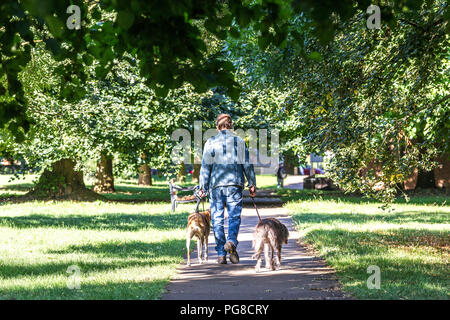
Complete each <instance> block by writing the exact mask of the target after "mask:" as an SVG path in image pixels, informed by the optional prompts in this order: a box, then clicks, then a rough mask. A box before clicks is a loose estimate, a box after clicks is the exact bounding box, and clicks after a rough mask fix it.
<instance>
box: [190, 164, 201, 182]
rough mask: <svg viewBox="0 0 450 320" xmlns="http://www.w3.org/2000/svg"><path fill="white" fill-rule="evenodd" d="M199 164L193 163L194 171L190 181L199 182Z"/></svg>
mask: <svg viewBox="0 0 450 320" xmlns="http://www.w3.org/2000/svg"><path fill="white" fill-rule="evenodd" d="M201 167H202V165H201V164H194V171H192V182H193V183H199V182H200V169H201Z"/></svg>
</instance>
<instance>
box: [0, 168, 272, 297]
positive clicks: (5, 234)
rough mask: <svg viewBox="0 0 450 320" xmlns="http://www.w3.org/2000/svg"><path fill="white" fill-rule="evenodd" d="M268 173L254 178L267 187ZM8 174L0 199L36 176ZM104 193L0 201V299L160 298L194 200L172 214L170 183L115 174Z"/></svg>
mask: <svg viewBox="0 0 450 320" xmlns="http://www.w3.org/2000/svg"><path fill="white" fill-rule="evenodd" d="M271 178H272V177H263V176H262V177H260V176H258V181H259V182H260V184H261V185H263V186H268V185H270V184H271V183H272V180H273V179H274V178H273V179H271ZM10 179H11V176H8V175H0V198H7V197H11V196H20V195H22V194H24V193H26V192H27V191H28V190H29V189H30V188H31V187H32V186H33V183H32V182H33V180H35V179H36V176H33V175H28V176H25V179H20V180H13V181H10ZM189 180H190V179H188V182H187V185H192V184H191V183H190V181H189ZM275 182H276V179H275ZM87 185H88V186H91V183H90V181H89V180H87ZM105 197H106V198H107V199H108V200H109V201H106V202H105V201H104V202H102V201H97V202H69V201H63V202H57V201H45V202H44V201H33V202H24V203H10V202H7V201H3V202H2V201H0V300H2V299H158V298H159V297H160V296H161V294H162V293H163V291H164V288H165V286H166V285H167V283H168V281H169V280H170V278H172V277H176V268H177V266H178V265H179V264H180V263H182V262H183V261H184V255H185V254H186V249H185V227H186V220H187V216H188V213H189V212H192V211H193V209H194V206H195V205H194V204H186V205H182V204H181V205H179V206H178V208H177V211H176V213H174V214H171V213H170V203H169V188H168V185H167V181H165V180H163V179H158V178H156V179H154V185H153V186H152V187H142V186H138V185H137V181H135V180H122V179H116V192H115V193H111V194H106V195H105ZM161 201H164V202H161ZM193 245H194V243H193ZM71 266H75V269H76V268H79V270H80V276H79V280H80V290H77V289H69V288H68V286H67V285H68V283H69V285H70V284H73V283H76V282H73V281H72V280H73V279H74V278H73V276H74V274H73V273H68V272H67V271H68V270H70V268H69V267H71Z"/></svg>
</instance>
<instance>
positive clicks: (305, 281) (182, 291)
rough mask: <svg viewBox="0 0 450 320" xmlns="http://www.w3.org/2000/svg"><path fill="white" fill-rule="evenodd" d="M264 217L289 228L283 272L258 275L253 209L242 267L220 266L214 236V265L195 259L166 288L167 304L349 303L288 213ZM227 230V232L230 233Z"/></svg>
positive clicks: (245, 225)
mask: <svg viewBox="0 0 450 320" xmlns="http://www.w3.org/2000/svg"><path fill="white" fill-rule="evenodd" d="M259 212H260V214H261V216H262V218H265V217H275V218H277V219H279V220H280V221H281V222H283V223H284V224H285V225H286V226H287V227H288V229H289V233H290V236H289V241H288V244H287V245H284V246H283V251H282V256H281V263H282V266H281V269H280V270H276V271H266V270H265V269H264V268H262V269H261V272H260V273H256V272H255V269H254V267H255V264H256V261H255V260H253V259H252V258H251V256H252V254H253V250H252V233H253V230H254V228H255V226H256V224H257V222H258V217H257V216H256V212H255V209H254V208H253V207H248V208H244V210H243V211H242V223H241V229H240V231H239V237H238V241H239V246H238V253H239V256H240V263H239V264H236V265H234V264H231V263H230V262H229V261H228V264H226V265H218V264H216V263H215V262H216V259H217V253H216V251H215V249H214V246H215V243H214V236H213V234H212V232H211V234H210V236H209V261H208V262H207V263H205V264H202V265H200V264H198V262H197V254H196V252H195V253H192V254H191V263H192V265H191V266H190V267H187V266H186V265H185V264H184V265H182V266H180V268H179V270H178V275H177V277H176V278H175V279H173V280H172V281H171V282H170V283H169V285H168V286H167V288H166V293H165V294H164V295H163V299H167V300H173V299H178V300H187V299H189V300H220V299H236V300H259V299H291V300H293V299H349V298H350V297H349V296H347V295H345V294H344V293H343V292H342V291H340V289H339V284H338V282H337V280H336V276H335V275H334V272H333V270H332V269H330V268H329V267H327V266H326V265H325V264H324V263H323V261H321V260H320V259H318V258H316V257H314V256H313V255H311V253H309V252H308V251H307V250H306V248H305V247H303V246H301V245H299V244H298V241H297V240H298V238H299V234H298V232H296V231H295V230H294V228H293V224H292V221H291V219H290V217H288V216H287V215H286V211H285V210H284V209H283V208H280V207H278V208H267V207H266V208H260V209H259ZM226 230H227V229H226Z"/></svg>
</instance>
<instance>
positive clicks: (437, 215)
mask: <svg viewBox="0 0 450 320" xmlns="http://www.w3.org/2000/svg"><path fill="white" fill-rule="evenodd" d="M293 218H294V220H295V221H297V222H298V223H326V224H332V223H356V224H364V223H371V222H380V223H399V224H400V223H414V222H417V223H429V224H433V223H436V224H439V223H447V222H448V218H449V214H448V213H445V212H427V213H421V212H418V211H402V212H398V213H395V212H394V213H391V212H386V213H376V214H354V213H328V214H327V213H322V212H318V213H315V212H308V213H301V214H296V215H293Z"/></svg>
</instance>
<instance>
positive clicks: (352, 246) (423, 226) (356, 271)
mask: <svg viewBox="0 0 450 320" xmlns="http://www.w3.org/2000/svg"><path fill="white" fill-rule="evenodd" d="M299 194H300V193H297V195H299ZM300 198H302V197H300ZM315 198H316V199H314V197H312V196H311V193H310V192H309V194H308V193H304V194H303V199H300V200H295V201H291V202H289V203H287V204H286V208H287V209H288V211H289V212H290V214H291V215H292V217H293V219H294V222H295V224H296V227H297V229H298V230H299V231H300V232H301V234H302V236H303V238H304V240H305V241H306V243H308V244H310V245H311V246H312V247H313V248H314V249H315V250H317V252H318V254H320V255H321V256H322V257H324V258H325V259H326V261H327V263H328V264H329V265H330V266H332V267H333V268H334V269H335V270H336V273H337V276H338V277H339V279H340V280H341V282H342V284H343V287H344V290H346V291H348V292H350V293H351V294H353V295H354V296H355V297H356V298H361V299H449V298H450V274H449V266H450V265H449V258H450V205H449V201H448V200H450V199H449V198H448V197H447V199H446V200H447V201H445V200H443V199H444V198H445V196H439V197H435V199H434V201H433V197H432V196H424V197H413V198H412V199H411V201H412V203H408V204H406V203H398V204H394V205H392V206H391V208H390V210H387V211H386V210H385V211H383V210H382V209H381V208H380V206H381V204H380V203H375V202H368V201H365V200H362V199H361V198H355V197H350V198H348V199H347V198H345V197H337V196H335V198H334V199H332V198H327V199H323V198H321V197H320V195H319V196H315ZM400 202H404V201H400ZM370 265H375V266H378V267H379V268H380V273H381V283H380V289H368V287H367V279H368V277H369V276H370V275H371V274H373V273H372V272H371V273H370V274H368V273H367V268H368V267H369V266H370Z"/></svg>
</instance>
